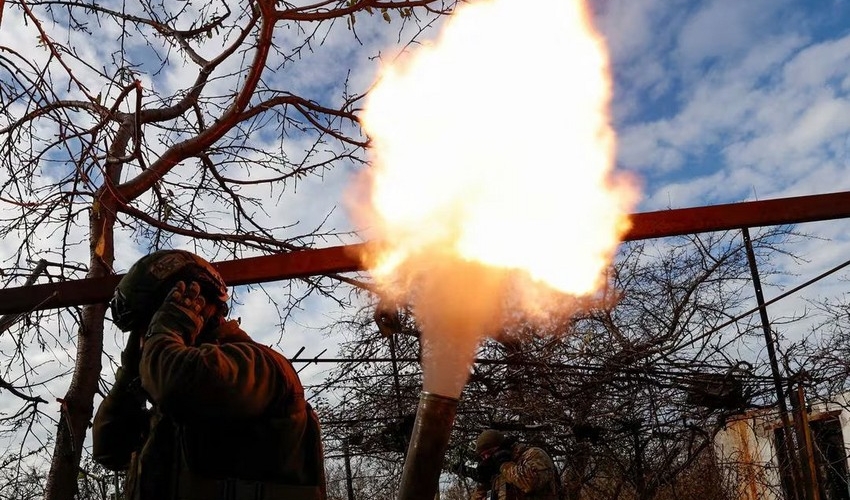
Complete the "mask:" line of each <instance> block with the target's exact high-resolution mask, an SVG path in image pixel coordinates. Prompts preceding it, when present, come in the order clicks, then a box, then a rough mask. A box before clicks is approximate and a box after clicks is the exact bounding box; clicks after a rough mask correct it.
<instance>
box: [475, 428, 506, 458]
mask: <svg viewBox="0 0 850 500" xmlns="http://www.w3.org/2000/svg"><path fill="white" fill-rule="evenodd" d="M504 442H505V435H504V434H502V433H501V432H499V431H497V430H495V429H486V430H484V431H483V432H482V433H481V434H479V436H478V439H476V440H475V453H476V454H478V455H480V454H481V452H483V451H485V450H489V449H491V448H496V447H498V446H502V444H504Z"/></svg>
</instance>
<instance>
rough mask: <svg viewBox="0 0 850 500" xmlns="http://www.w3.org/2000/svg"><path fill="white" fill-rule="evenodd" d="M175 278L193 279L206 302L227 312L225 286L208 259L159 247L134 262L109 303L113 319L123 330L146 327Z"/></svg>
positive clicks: (176, 279)
mask: <svg viewBox="0 0 850 500" xmlns="http://www.w3.org/2000/svg"><path fill="white" fill-rule="evenodd" d="M178 281H184V282H186V284H187V285H188V283H189V282H191V281H196V282H197V283H198V284H199V285H200V287H201V295H203V296H204V298H205V299H206V300H207V302H208V303H214V304H218V305H220V306H221V307H222V311H223V313H225V314H226V305H225V304H226V303H227V298H228V295H227V285H226V284H225V283H224V280H223V279H222V277H221V275H220V274H219V273H218V271H216V269H215V267H213V266H212V264H210V263H209V262H207V261H206V260H204V259H203V258H201V257H199V256H198V255H195V254H193V253H192V252H187V251H185V250H159V251H156V252H153V253H151V254H149V255H146V256H144V257H142V258H141V259H139V260H138V261H136V263H135V264H133V265H132V266H131V267H130V270H129V271H127V274H125V275H124V277H123V278H121V281H120V282H118V286H117V287H115V294H114V296H113V297H112V300H111V301H110V302H109V308H110V310H111V312H112V322H113V323H115V326H117V327H118V328H120V329H121V330H122V331H125V332H128V331H130V330H133V329H135V328H139V327H145V326H146V325H147V323H148V322H149V321H150V319H151V317H152V316H153V314H154V313H155V312H156V310H157V309H158V308H159V306H160V305H161V304H162V302H163V301H164V300H165V296H166V295H167V294H168V292H169V291H171V289H172V288H173V287H174V285H175V284H176V283H177V282H178Z"/></svg>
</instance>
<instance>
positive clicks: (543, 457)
mask: <svg viewBox="0 0 850 500" xmlns="http://www.w3.org/2000/svg"><path fill="white" fill-rule="evenodd" d="M560 490H561V487H560V483H559V478H558V472H557V470H556V468H555V464H554V462H552V459H551V458H550V457H549V455H548V454H547V453H546V452H545V451H543V449H542V448H538V447H536V446H526V445H523V444H516V445H514V447H513V449H512V450H511V460H510V461H508V462H505V463H503V464H502V465H501V466H500V467H499V474H498V475H496V476H495V477H494V478H493V480H492V484H489V485H479V487H478V488H477V489H476V490H475V492H474V493H473V495H472V500H558V497H559V495H560Z"/></svg>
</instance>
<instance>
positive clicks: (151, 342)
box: [93, 250, 326, 500]
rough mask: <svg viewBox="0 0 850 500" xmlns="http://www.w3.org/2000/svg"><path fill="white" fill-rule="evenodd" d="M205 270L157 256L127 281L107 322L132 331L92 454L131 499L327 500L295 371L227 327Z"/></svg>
mask: <svg viewBox="0 0 850 500" xmlns="http://www.w3.org/2000/svg"><path fill="white" fill-rule="evenodd" d="M227 298H228V295H227V287H226V285H225V283H224V281H223V280H222V278H221V276H220V275H219V274H218V272H217V271H216V270H215V268H214V267H212V265H210V263H209V262H207V261H206V260H204V259H202V258H200V257H198V256H197V255H195V254H192V253H190V252H185V251H181V250H162V251H158V252H154V253H152V254H150V255H148V256H145V257H143V258H142V259H140V260H139V261H138V262H136V263H135V264H134V265H133V266H132V267H131V268H130V270H129V271H128V272H127V274H126V275H125V276H124V277H123V278H122V279H121V281H120V282H119V284H118V287H117V288H116V290H115V296H114V298H113V299H112V301H111V302H110V308H111V311H112V321H113V322H114V323H115V325H116V326H117V327H118V328H120V329H121V330H122V331H125V332H129V336H128V338H127V346H126V348H125V350H124V352H122V354H121V367H120V368H119V369H118V371H117V373H116V377H115V384H114V385H113V386H112V389H111V390H110V391H109V394H108V395H107V396H106V398H105V399H104V400H103V402H102V403H101V405H100V407H99V408H98V411H97V414H96V415H95V419H94V430H93V444H94V450H93V455H94V458H95V460H97V461H98V462H100V463H101V464H103V466H104V467H106V468H108V469H111V470H116V471H123V470H126V471H127V477H126V482H125V488H124V490H125V496H124V498H126V499H127V500H196V499H197V500H201V499H203V500H241V499H248V498H250V499H252V500H255V499H256V500H276V499H291V500H322V499H324V498H326V494H325V476H324V461H323V460H324V458H323V452H322V445H321V441H320V435H319V422H318V418H317V417H316V414H315V412H314V411H313V410H312V408H310V405H309V404H307V402H306V401H305V399H304V389H303V387H302V385H301V382H300V380H299V379H298V375H297V374H296V372H295V370H294V369H293V367H292V365H291V364H290V362H289V361H288V360H287V359H286V358H284V357H283V356H282V355H280V354H279V353H277V352H276V351H274V350H272V349H271V348H269V347H267V346H264V345H260V344H258V343H256V342H254V341H253V340H252V339H251V338H250V337H249V336H248V334H247V333H245V332H244V331H243V330H242V329H241V328H240V327H239V323H238V322H237V321H233V320H226V319H225V316H226V314H227V305H226V301H227Z"/></svg>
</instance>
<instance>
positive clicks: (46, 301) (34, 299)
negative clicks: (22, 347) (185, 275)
mask: <svg viewBox="0 0 850 500" xmlns="http://www.w3.org/2000/svg"><path fill="white" fill-rule="evenodd" d="M577 216H579V217H580V216H581V214H577ZM843 218H850V192H841V193H830V194H819V195H810V196H797V197H792V198H779V199H774V200H764V201H749V202H742V203H730V204H725V205H711V206H704V207H695V208H682V209H671V210H661V211H657V212H644V213H637V214H633V215H632V216H631V220H632V228H631V230H630V231H629V232H628V233H627V234H626V235H625V237H624V239H625V240H641V239H649V238H662V237H666V236H678V235H683V234H694V233H704V232H710V231H724V230H729V229H740V228H743V227H759V226H775V225H780V224H798V223H803V222H812V221H818V220H833V219H843ZM363 246H364V244H354V245H344V246H337V247H329V248H321V249H317V250H302V251H299V252H288V253H281V254H275V255H267V256H261V257H250V258H246V259H236V260H230V261H222V262H216V263H214V264H215V266H216V267H217V268H218V270H219V271H220V272H221V275H222V277H224V280H225V281H226V282H227V284H228V285H231V286H233V285H244V284H248V283H265V282H269V281H277V280H283V279H292V278H301V277H305V276H313V275H321V274H331V273H346V272H352V271H359V270H362V269H363V265H362V263H361V262H360V258H359V255H360V251H361V250H362V248H363ZM120 279H121V276H120V275H116V276H109V277H106V278H93V279H82V280H74V281H65V282H60V283H45V284H38V285H31V286H26V287H15V288H6V289H2V290H0V314H18V313H25V312H28V311H34V310H41V309H53V308H58V307H68V306H75V305H84V304H95V303H99V302H106V301H107V300H109V298H110V297H111V296H112V291H113V290H114V289H115V285H116V284H117V283H118V280H120Z"/></svg>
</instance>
